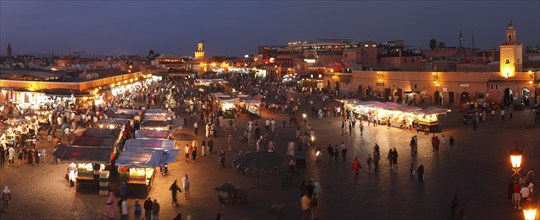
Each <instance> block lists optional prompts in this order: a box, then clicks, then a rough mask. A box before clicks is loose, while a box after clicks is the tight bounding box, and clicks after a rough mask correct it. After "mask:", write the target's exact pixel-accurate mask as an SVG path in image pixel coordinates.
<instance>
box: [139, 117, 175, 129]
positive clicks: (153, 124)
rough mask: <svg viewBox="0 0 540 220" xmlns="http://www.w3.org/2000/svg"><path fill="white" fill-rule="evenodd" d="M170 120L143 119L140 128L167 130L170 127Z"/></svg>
mask: <svg viewBox="0 0 540 220" xmlns="http://www.w3.org/2000/svg"><path fill="white" fill-rule="evenodd" d="M172 125H173V123H172V121H146V120H145V121H143V122H141V126H140V127H141V130H155V131H168V130H170V129H171V128H172Z"/></svg>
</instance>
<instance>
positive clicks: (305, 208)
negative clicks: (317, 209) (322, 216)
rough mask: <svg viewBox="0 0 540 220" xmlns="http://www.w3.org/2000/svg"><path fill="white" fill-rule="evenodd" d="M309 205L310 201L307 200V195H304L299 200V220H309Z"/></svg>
mask: <svg viewBox="0 0 540 220" xmlns="http://www.w3.org/2000/svg"><path fill="white" fill-rule="evenodd" d="M310 204H311V199H310V198H309V196H308V194H307V193H304V195H302V197H301V198H300V205H301V208H302V215H301V217H300V219H301V220H308V219H309V214H310V213H309V211H310V210H309V208H311V207H310Z"/></svg>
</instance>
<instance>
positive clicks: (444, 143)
mask: <svg viewBox="0 0 540 220" xmlns="http://www.w3.org/2000/svg"><path fill="white" fill-rule="evenodd" d="M440 142H441V145H442V148H443V151H445V150H446V148H447V147H448V140H447V139H446V137H445V136H444V134H443V135H442V137H441V141H440Z"/></svg>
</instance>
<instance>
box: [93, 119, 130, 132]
mask: <svg viewBox="0 0 540 220" xmlns="http://www.w3.org/2000/svg"><path fill="white" fill-rule="evenodd" d="M130 124H131V123H130V121H129V120H127V119H112V118H109V119H101V120H99V121H98V122H97V123H96V125H97V127H98V128H108V129H120V130H123V129H124V127H125V126H126V125H130Z"/></svg>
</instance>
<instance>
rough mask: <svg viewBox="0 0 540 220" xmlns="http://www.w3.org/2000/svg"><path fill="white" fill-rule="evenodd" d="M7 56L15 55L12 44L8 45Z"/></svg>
mask: <svg viewBox="0 0 540 220" xmlns="http://www.w3.org/2000/svg"><path fill="white" fill-rule="evenodd" d="M7 56H8V57H12V56H13V50H12V49H11V44H8V46H7Z"/></svg>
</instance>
